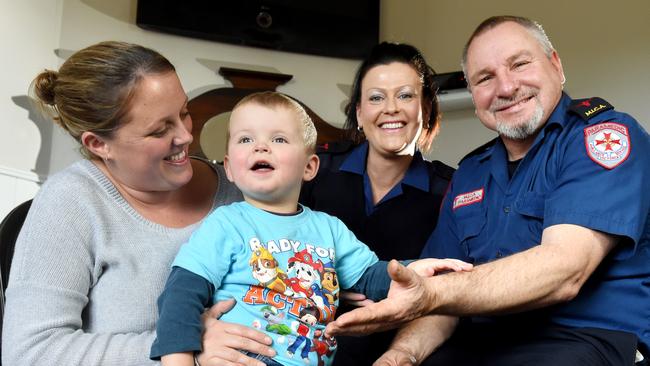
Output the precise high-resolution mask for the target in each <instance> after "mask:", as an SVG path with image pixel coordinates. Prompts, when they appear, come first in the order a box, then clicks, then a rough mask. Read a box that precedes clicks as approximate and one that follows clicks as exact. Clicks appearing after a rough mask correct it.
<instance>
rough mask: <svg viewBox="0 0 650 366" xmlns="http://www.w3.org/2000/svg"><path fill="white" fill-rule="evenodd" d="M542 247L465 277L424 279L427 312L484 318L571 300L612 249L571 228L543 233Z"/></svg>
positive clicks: (597, 236)
mask: <svg viewBox="0 0 650 366" xmlns="http://www.w3.org/2000/svg"><path fill="white" fill-rule="evenodd" d="M542 243H543V244H542V245H538V246H536V247H533V248H530V249H529V250H526V251H524V252H520V253H517V254H514V255H512V256H509V257H506V258H503V259H500V260H497V261H494V262H490V263H486V264H483V265H479V266H476V267H474V270H472V271H471V272H466V273H448V274H446V275H444V276H435V277H431V278H428V279H427V280H426V286H427V287H428V291H429V294H430V295H431V296H432V298H433V301H432V302H431V308H430V311H431V312H432V313H436V314H451V315H458V316H462V315H478V314H481V315H490V314H501V313H512V312H519V311H525V310H530V309H536V308H540V307H544V306H548V305H552V304H555V303H559V302H563V301H568V300H571V299H572V298H573V297H575V296H576V295H577V293H578V291H579V290H580V287H581V286H582V284H584V282H585V281H586V280H587V278H589V276H590V275H591V273H593V271H594V270H595V268H596V267H597V266H598V264H599V263H600V262H601V261H602V259H603V258H604V257H605V256H606V255H607V253H609V251H610V250H611V249H612V248H613V246H614V238H613V237H611V236H609V235H606V234H603V233H599V232H596V231H593V230H589V229H586V228H582V227H579V226H574V225H557V226H554V227H551V228H548V229H546V230H545V231H544V234H543V236H542Z"/></svg>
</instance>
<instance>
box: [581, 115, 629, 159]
mask: <svg viewBox="0 0 650 366" xmlns="http://www.w3.org/2000/svg"><path fill="white" fill-rule="evenodd" d="M584 131H585V147H586V148H587V154H588V155H589V158H591V160H593V161H594V162H595V163H596V164H598V165H601V166H603V167H604V168H607V169H614V168H615V167H617V166H618V165H619V164H621V163H622V162H624V161H625V159H627V157H628V156H629V155H630V134H629V133H628V131H627V127H625V126H623V125H621V124H619V123H615V122H603V123H599V124H597V125H593V126H589V127H587V128H585V130H584Z"/></svg>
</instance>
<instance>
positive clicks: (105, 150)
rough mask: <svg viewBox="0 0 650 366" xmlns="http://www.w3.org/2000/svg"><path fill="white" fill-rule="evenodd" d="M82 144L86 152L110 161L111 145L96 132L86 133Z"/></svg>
mask: <svg viewBox="0 0 650 366" xmlns="http://www.w3.org/2000/svg"><path fill="white" fill-rule="evenodd" d="M81 144H82V145H83V147H85V148H86V150H88V151H90V152H91V153H92V154H93V155H95V156H97V157H99V158H100V159H102V160H107V159H110V157H111V154H110V145H109V144H108V143H107V142H106V139H105V138H103V137H101V136H99V135H97V134H96V133H94V132H90V131H85V132H83V133H82V134H81Z"/></svg>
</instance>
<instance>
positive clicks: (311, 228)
mask: <svg viewBox="0 0 650 366" xmlns="http://www.w3.org/2000/svg"><path fill="white" fill-rule="evenodd" d="M377 261H378V259H377V256H376V255H375V254H374V253H373V252H372V251H371V250H370V249H369V248H368V247H367V246H366V245H365V244H363V243H362V242H360V241H359V240H357V238H356V237H355V236H354V234H353V233H352V232H351V231H350V230H349V229H348V228H347V227H346V226H345V224H343V223H342V222H341V221H340V220H339V219H337V218H335V217H332V216H330V215H327V214H325V213H322V212H314V211H312V210H310V209H309V208H307V207H304V206H302V212H300V213H298V214H296V215H286V216H285V215H277V214H273V213H270V212H267V211H264V210H261V209H258V208H256V207H254V206H252V205H250V204H249V203H246V202H238V203H233V204H231V205H228V206H222V207H219V208H218V209H216V210H215V211H214V212H213V213H212V214H210V215H209V216H208V217H207V218H206V219H205V221H204V222H203V224H202V225H201V227H200V228H199V229H198V230H197V231H196V232H195V233H194V234H193V235H192V237H191V239H190V241H189V242H188V243H187V244H185V245H183V246H182V247H181V250H180V252H179V254H178V256H177V257H176V260H175V261H174V263H173V266H178V267H181V268H184V269H186V270H188V271H190V272H193V273H195V274H197V275H199V276H201V277H203V278H205V279H206V280H208V281H210V282H211V283H212V284H213V285H214V287H215V288H216V289H217V291H216V296H215V301H219V300H225V299H229V298H235V299H236V300H237V304H236V305H235V307H234V308H233V309H232V310H230V311H229V312H227V313H225V314H224V315H223V316H222V317H221V319H222V320H225V321H228V322H233V323H238V324H242V325H246V326H250V327H253V328H256V329H258V330H260V331H264V332H266V333H267V334H268V335H269V336H270V337H271V338H273V347H274V348H275V349H276V351H277V356H276V357H275V358H274V359H275V360H276V361H278V362H280V363H282V364H283V365H287V366H288V365H305V364H306V363H307V364H314V365H316V364H319V363H320V362H319V361H321V362H324V364H325V365H329V364H330V363H331V360H332V355H333V352H334V350H335V348H336V343H335V341H334V340H333V339H327V338H326V337H325V336H324V334H323V331H324V328H325V325H326V324H327V323H328V322H330V321H332V320H333V319H334V315H335V313H336V308H337V307H338V296H339V288H343V289H347V288H349V287H351V286H352V285H354V284H355V283H356V282H357V281H358V280H359V279H360V278H361V276H362V275H363V274H364V272H365V271H366V269H367V268H368V267H370V266H371V265H373V264H375V263H376V262H377Z"/></svg>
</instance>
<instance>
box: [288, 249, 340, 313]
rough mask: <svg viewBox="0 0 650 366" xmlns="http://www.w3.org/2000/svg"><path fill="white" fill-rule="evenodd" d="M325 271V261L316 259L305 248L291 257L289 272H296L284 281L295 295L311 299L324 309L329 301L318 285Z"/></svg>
mask: <svg viewBox="0 0 650 366" xmlns="http://www.w3.org/2000/svg"><path fill="white" fill-rule="evenodd" d="M322 271H323V262H321V261H320V259H318V260H316V261H314V259H313V258H312V257H311V254H309V252H308V251H307V249H303V250H301V251H299V252H298V253H296V254H295V255H294V256H293V257H291V258H289V264H288V267H287V272H293V273H295V276H294V277H291V278H288V279H286V280H285V281H284V282H285V283H286V285H287V286H288V287H289V288H290V289H291V291H293V293H294V296H297V297H305V298H308V299H311V300H312V301H313V302H314V303H315V304H316V306H318V307H319V308H321V309H323V308H325V306H329V302H328V300H327V298H326V297H325V295H323V291H322V290H321V288H320V286H319V285H318V281H319V280H320V273H321V272H322Z"/></svg>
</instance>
